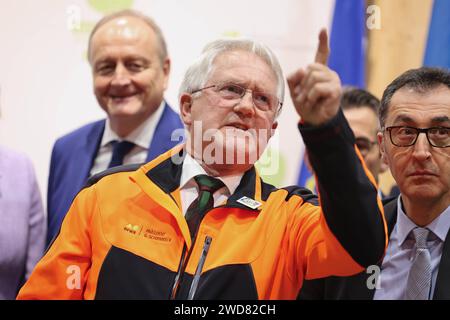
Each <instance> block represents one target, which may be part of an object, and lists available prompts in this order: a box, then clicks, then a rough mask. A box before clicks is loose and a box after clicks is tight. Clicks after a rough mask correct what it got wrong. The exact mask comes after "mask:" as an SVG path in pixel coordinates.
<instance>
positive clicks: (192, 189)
mask: <svg viewBox="0 0 450 320" xmlns="http://www.w3.org/2000/svg"><path fill="white" fill-rule="evenodd" d="M199 174H206V175H208V174H207V173H206V171H205V169H203V168H202V166H201V165H200V164H199V163H198V162H197V161H196V160H194V159H193V158H192V157H191V156H190V155H189V153H186V157H185V158H184V161H183V167H182V172H181V179H180V197H181V209H182V212H183V215H185V214H186V211H187V209H188V208H189V206H190V204H191V203H192V202H193V201H194V200H195V199H196V198H197V196H198V187H197V183H196V182H195V180H194V177H195V176H196V175H199ZM242 176H243V174H237V175H232V176H226V177H215V178H217V179H219V180H221V181H222V182H223V183H224V185H225V186H224V187H222V188H220V189H219V190H217V191H216V192H214V194H213V197H214V207H217V206H219V205H222V204H225V203H226V201H227V200H228V197H229V196H230V195H232V194H233V193H234V191H235V190H236V188H237V187H238V185H239V183H240V182H241V178H242Z"/></svg>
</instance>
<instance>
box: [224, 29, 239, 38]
mask: <svg viewBox="0 0 450 320" xmlns="http://www.w3.org/2000/svg"><path fill="white" fill-rule="evenodd" d="M222 35H223V36H224V37H227V38H239V37H240V36H241V33H240V32H239V31H235V30H228V31H225V32H224V33H223V34H222Z"/></svg>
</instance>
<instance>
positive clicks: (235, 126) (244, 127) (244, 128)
mask: <svg viewBox="0 0 450 320" xmlns="http://www.w3.org/2000/svg"><path fill="white" fill-rule="evenodd" d="M225 127H230V128H233V129H239V130H242V131H247V130H248V129H250V127H249V126H248V125H246V124H243V123H231V124H227V125H226V126H225Z"/></svg>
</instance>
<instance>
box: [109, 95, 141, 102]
mask: <svg viewBox="0 0 450 320" xmlns="http://www.w3.org/2000/svg"><path fill="white" fill-rule="evenodd" d="M134 96H136V93H133V94H127V95H112V94H111V95H109V98H110V99H111V100H112V101H113V102H116V103H117V102H124V101H127V100H128V99H130V98H133V97H134Z"/></svg>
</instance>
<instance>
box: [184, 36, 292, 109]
mask: <svg viewBox="0 0 450 320" xmlns="http://www.w3.org/2000/svg"><path fill="white" fill-rule="evenodd" d="M230 51H247V52H251V53H254V54H256V55H257V56H258V57H260V58H261V59H263V60H264V61H265V62H266V63H267V64H268V65H269V66H270V68H271V69H272V71H273V72H274V74H275V76H276V78H277V97H278V100H279V101H280V103H281V104H282V103H283V101H284V90H285V86H284V76H283V71H282V70H281V66H280V63H279V62H278V59H277V57H276V56H275V54H274V53H273V52H272V50H270V49H269V47H267V46H266V45H264V44H263V43H260V42H256V41H253V40H250V39H218V40H215V41H212V42H210V43H208V44H207V45H206V46H205V47H204V49H203V51H202V54H201V55H200V57H199V58H198V59H196V60H195V61H194V63H193V64H191V65H190V66H189V67H188V69H187V70H186V73H185V74H184V77H183V81H182V83H181V86H180V90H179V97H181V95H182V94H183V93H192V92H193V91H194V90H197V89H200V88H202V87H204V86H205V85H206V82H207V81H208V79H209V77H210V76H211V73H212V71H213V70H214V60H215V59H216V58H217V57H218V56H219V55H221V54H223V53H225V52H230ZM279 111H281V110H279ZM278 114H279V112H278ZM278 114H277V115H278Z"/></svg>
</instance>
